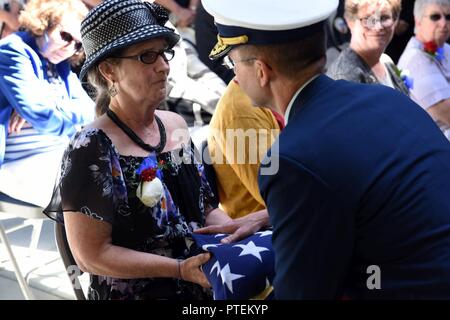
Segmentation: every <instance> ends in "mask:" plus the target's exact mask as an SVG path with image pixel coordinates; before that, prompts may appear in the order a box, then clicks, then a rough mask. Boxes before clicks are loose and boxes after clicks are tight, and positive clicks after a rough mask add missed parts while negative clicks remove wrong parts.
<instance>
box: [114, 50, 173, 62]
mask: <svg viewBox="0 0 450 320" xmlns="http://www.w3.org/2000/svg"><path fill="white" fill-rule="evenodd" d="M159 56H161V57H162V58H163V59H164V61H166V62H168V61H170V60H172V59H173V57H174V56H175V50H173V49H163V50H160V51H153V50H149V51H145V52H143V53H141V54H137V55H135V56H127V57H113V58H118V59H134V60H139V61H140V62H142V63H144V64H152V63H155V61H156V59H158V57H159Z"/></svg>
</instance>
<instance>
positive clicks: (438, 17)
mask: <svg viewBox="0 0 450 320" xmlns="http://www.w3.org/2000/svg"><path fill="white" fill-rule="evenodd" d="M442 17H444V18H445V20H446V21H447V22H448V21H450V14H446V15H442V14H440V13H433V14H430V15H429V16H428V18H430V20H431V21H434V22H436V21H439V20H441V19H442Z"/></svg>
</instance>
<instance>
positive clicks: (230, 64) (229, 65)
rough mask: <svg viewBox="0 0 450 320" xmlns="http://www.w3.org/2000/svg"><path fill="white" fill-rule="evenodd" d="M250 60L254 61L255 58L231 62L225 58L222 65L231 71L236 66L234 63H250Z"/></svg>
mask: <svg viewBox="0 0 450 320" xmlns="http://www.w3.org/2000/svg"><path fill="white" fill-rule="evenodd" d="M252 60H256V57H252V58H246V59H242V60H239V61H233V60H232V59H231V58H230V57H229V56H225V58H223V62H222V65H223V66H224V67H225V68H227V69H230V70H233V69H234V67H235V66H236V63H239V62H247V61H252Z"/></svg>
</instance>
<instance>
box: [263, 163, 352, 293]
mask: <svg viewBox="0 0 450 320" xmlns="http://www.w3.org/2000/svg"><path fill="white" fill-rule="evenodd" d="M271 160H272V163H274V161H275V163H277V161H278V163H279V167H278V172H277V173H276V174H268V175H260V178H259V184H260V188H261V194H262V196H263V198H264V200H265V201H266V204H267V209H268V211H269V216H270V221H271V223H272V225H273V227H274V233H273V238H272V241H273V248H274V252H275V266H276V270H275V274H276V276H275V281H274V290H275V296H276V298H277V299H334V298H336V297H337V296H338V295H339V294H340V292H339V290H340V289H341V286H342V284H343V282H344V278H345V275H346V271H347V268H348V266H349V263H350V259H351V255H352V251H353V238H354V231H353V224H354V222H353V217H352V216H351V213H350V212H347V211H346V210H345V208H344V207H343V205H342V203H341V201H340V200H339V199H338V198H337V196H336V192H335V191H333V190H332V189H331V188H330V187H329V186H328V185H327V184H326V183H325V182H324V181H322V180H321V179H320V178H319V177H318V176H316V175H315V174H314V173H313V172H311V171H310V170H308V169H307V168H306V167H304V166H303V165H302V164H300V163H298V162H296V161H293V160H291V159H288V158H284V157H279V156H273V157H272V158H271Z"/></svg>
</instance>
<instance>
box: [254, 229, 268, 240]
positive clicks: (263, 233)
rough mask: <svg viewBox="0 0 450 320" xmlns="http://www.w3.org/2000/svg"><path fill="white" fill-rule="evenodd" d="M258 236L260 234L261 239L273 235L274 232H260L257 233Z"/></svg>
mask: <svg viewBox="0 0 450 320" xmlns="http://www.w3.org/2000/svg"><path fill="white" fill-rule="evenodd" d="M256 234H259V237H260V238H261V237H265V236H270V235H272V231H271V230H266V231H259V232H256Z"/></svg>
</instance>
